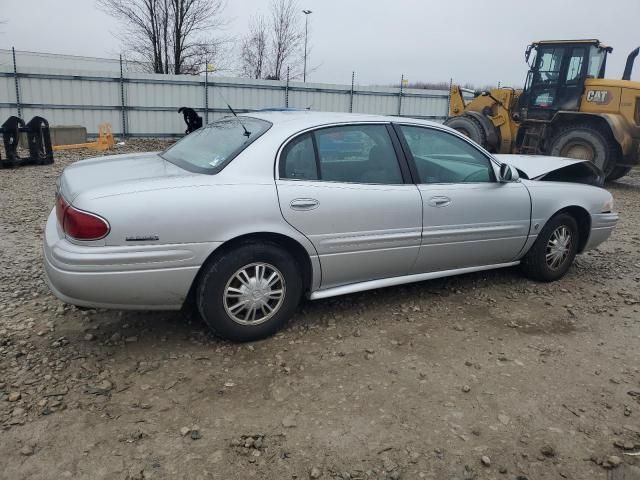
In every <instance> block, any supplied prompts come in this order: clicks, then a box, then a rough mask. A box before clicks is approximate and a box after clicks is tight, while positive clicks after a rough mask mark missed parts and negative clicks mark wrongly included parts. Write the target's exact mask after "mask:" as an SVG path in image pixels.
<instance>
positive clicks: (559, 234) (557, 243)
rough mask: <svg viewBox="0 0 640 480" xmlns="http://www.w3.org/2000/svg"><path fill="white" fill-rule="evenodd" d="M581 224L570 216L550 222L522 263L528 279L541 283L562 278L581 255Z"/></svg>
mask: <svg viewBox="0 0 640 480" xmlns="http://www.w3.org/2000/svg"><path fill="white" fill-rule="evenodd" d="M579 240H580V238H579V233H578V224H577V223H576V220H575V218H573V217H572V216H571V215H569V214H567V213H560V214H558V215H556V216H554V217H552V218H551V220H549V221H548V222H547V224H546V225H545V226H544V228H543V229H542V231H541V232H540V234H539V235H538V238H537V239H536V241H535V243H534V244H533V246H532V247H531V249H530V250H529V251H528V252H527V254H526V255H525V257H524V258H523V259H522V262H521V266H522V270H523V272H524V273H525V275H526V276H527V277H529V278H531V279H533V280H538V281H540V282H553V281H554V280H558V279H560V278H562V277H563V276H564V275H565V274H566V273H567V271H568V270H569V267H571V264H572V263H573V260H574V258H575V257H576V254H577V253H578V242H579Z"/></svg>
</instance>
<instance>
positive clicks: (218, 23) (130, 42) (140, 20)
mask: <svg viewBox="0 0 640 480" xmlns="http://www.w3.org/2000/svg"><path fill="white" fill-rule="evenodd" d="M97 2H98V5H99V6H100V7H101V8H102V9H103V10H104V11H105V12H107V13H108V14H109V15H111V16H113V17H114V18H116V19H118V20H120V21H121V22H122V23H123V24H124V25H125V37H124V42H125V45H126V46H127V47H128V49H129V51H130V52H131V54H132V56H133V57H134V58H138V59H140V60H143V61H146V62H148V63H149V65H150V70H152V71H153V72H155V73H175V74H181V73H197V72H198V71H200V70H201V68H202V62H203V61H205V60H207V59H210V58H211V57H212V56H213V55H218V56H219V55H221V54H222V52H223V50H224V45H225V43H226V39H224V38H222V37H221V36H220V35H218V36H214V32H215V31H216V30H220V29H221V28H222V27H224V26H225V25H226V21H225V19H224V17H223V14H224V9H225V6H226V2H225V0H97Z"/></svg>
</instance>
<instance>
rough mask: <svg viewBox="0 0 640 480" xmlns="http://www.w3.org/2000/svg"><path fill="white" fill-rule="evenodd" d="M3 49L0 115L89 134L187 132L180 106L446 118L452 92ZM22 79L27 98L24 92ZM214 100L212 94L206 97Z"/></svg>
mask: <svg viewBox="0 0 640 480" xmlns="http://www.w3.org/2000/svg"><path fill="white" fill-rule="evenodd" d="M15 67H16V70H17V75H16V74H15V73H14V62H13V55H12V51H11V50H0V122H2V121H4V119H6V118H7V117H8V116H9V115H16V114H18V110H19V111H20V115H21V117H22V118H23V119H25V120H26V121H28V120H29V119H31V117H33V116H35V115H39V116H42V117H45V118H46V119H47V120H49V123H50V124H51V125H82V126H84V127H86V128H87V131H88V132H89V133H95V132H97V126H98V124H99V123H102V122H109V123H111V125H112V128H113V131H114V133H116V134H118V135H121V134H123V133H124V134H126V135H130V136H172V135H180V134H182V133H183V132H184V129H185V125H184V121H183V119H182V116H181V115H179V114H178V113H177V110H178V108H179V107H182V106H188V107H191V108H194V109H195V110H196V111H198V112H199V114H200V115H201V116H203V117H205V118H208V121H212V120H214V119H216V118H219V117H221V116H224V115H228V111H227V107H226V105H227V103H229V104H230V105H231V106H232V107H233V108H234V109H235V110H236V111H239V112H245V111H248V110H255V109H260V108H274V107H289V108H300V109H306V108H309V109H311V110H319V111H334V112H349V111H353V112H357V113H375V114H385V115H402V116H410V117H419V118H429V119H433V120H436V121H441V120H443V119H444V118H445V117H446V115H447V111H448V92H447V91H446V90H445V91H443V90H418V89H404V90H402V91H401V90H400V89H399V88H390V87H363V86H360V85H357V86H352V85H335V84H321V83H301V82H287V81H271V80H251V79H245V78H223V77H218V76H209V77H208V78H205V76H191V75H159V74H149V73H141V72H140V70H141V69H142V67H141V66H140V65H138V64H133V63H128V62H123V63H122V71H123V73H122V76H121V71H120V67H121V63H120V62H119V61H117V60H115V61H114V60H109V59H97V58H88V57H73V56H66V55H52V54H40V53H31V52H16V62H15ZM16 81H17V84H18V90H19V102H18V98H17V95H16ZM205 99H206V101H205Z"/></svg>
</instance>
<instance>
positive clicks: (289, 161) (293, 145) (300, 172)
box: [280, 133, 318, 180]
mask: <svg viewBox="0 0 640 480" xmlns="http://www.w3.org/2000/svg"><path fill="white" fill-rule="evenodd" d="M281 158H282V159H283V160H281V168H283V167H284V168H283V171H282V172H281V173H280V176H281V177H283V178H292V179H296V180H318V169H317V164H316V155H315V153H314V150H313V140H312V138H311V134H309V133H307V134H304V135H301V136H299V137H297V138H295V139H294V140H292V141H291V142H289V143H288V144H287V146H286V147H285V148H284V150H283V152H282V157H281Z"/></svg>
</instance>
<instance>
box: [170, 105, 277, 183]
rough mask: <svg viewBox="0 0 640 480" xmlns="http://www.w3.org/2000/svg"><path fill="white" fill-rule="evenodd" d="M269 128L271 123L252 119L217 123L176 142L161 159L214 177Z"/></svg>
mask: <svg viewBox="0 0 640 480" xmlns="http://www.w3.org/2000/svg"><path fill="white" fill-rule="evenodd" d="M269 127H271V123H269V122H266V121H264V120H260V119H257V118H252V117H244V116H243V117H242V120H240V119H236V118H226V119H222V120H218V121H217V122H213V123H210V124H209V125H207V126H205V127H202V128H199V129H198V130H196V131H194V132H191V133H190V134H189V135H187V136H186V137H184V138H183V139H182V140H180V141H178V142H176V143H174V144H173V145H172V146H170V147H169V148H168V149H167V150H165V151H164V152H162V158H164V159H165V160H167V161H169V162H171V163H174V164H176V165H178V166H179V167H182V168H184V169H186V170H189V171H191V172H198V173H210V174H214V173H217V172H218V171H220V170H221V169H222V168H224V166H225V165H226V164H227V163H229V162H230V161H231V160H232V159H233V158H234V157H235V156H236V155H237V154H238V153H240V152H241V151H242V150H243V149H244V148H246V147H247V146H248V145H250V144H251V142H253V141H254V140H256V139H257V138H259V137H260V136H261V135H262V134H263V133H264V132H266V131H267V130H268V129H269ZM247 132H248V135H247Z"/></svg>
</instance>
